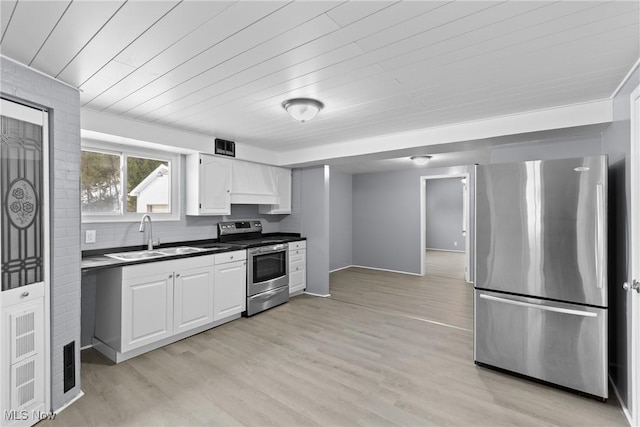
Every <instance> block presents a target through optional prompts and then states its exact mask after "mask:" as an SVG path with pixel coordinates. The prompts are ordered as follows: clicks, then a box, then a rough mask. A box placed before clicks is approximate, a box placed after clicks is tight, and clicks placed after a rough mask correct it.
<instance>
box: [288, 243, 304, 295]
mask: <svg viewBox="0 0 640 427" xmlns="http://www.w3.org/2000/svg"><path fill="white" fill-rule="evenodd" d="M289 247H290V248H291V243H289ZM306 287H307V251H306V249H297V250H294V251H291V250H290V251H289V294H292V293H294V292H298V291H301V290H304V289H306Z"/></svg>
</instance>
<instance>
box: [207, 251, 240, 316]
mask: <svg viewBox="0 0 640 427" xmlns="http://www.w3.org/2000/svg"><path fill="white" fill-rule="evenodd" d="M230 257H232V258H233V259H234V260H235V261H232V260H231V259H230ZM214 277H215V279H214V285H213V319H214V320H220V319H224V318H225V317H229V316H231V315H234V314H239V313H242V312H243V311H245V310H246V306H247V261H246V251H237V252H230V253H229V254H220V255H216V265H215V276H214Z"/></svg>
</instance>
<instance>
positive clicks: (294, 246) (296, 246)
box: [289, 240, 307, 252]
mask: <svg viewBox="0 0 640 427" xmlns="http://www.w3.org/2000/svg"><path fill="white" fill-rule="evenodd" d="M306 247H307V241H306V240H300V241H298V242H291V243H289V252H291V251H295V250H296V249H305V248H306Z"/></svg>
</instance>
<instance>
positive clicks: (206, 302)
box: [173, 266, 213, 334]
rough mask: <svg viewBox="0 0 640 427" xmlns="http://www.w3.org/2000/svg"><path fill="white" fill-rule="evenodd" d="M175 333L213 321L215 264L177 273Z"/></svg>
mask: <svg viewBox="0 0 640 427" xmlns="http://www.w3.org/2000/svg"><path fill="white" fill-rule="evenodd" d="M173 296H174V312H173V318H174V323H173V333H174V334H177V333H180V332H184V331H188V330H189V329H193V328H196V327H198V326H202V325H206V324H207V323H211V322H213V266H212V267H200V268H191V269H189V270H182V271H179V272H176V273H175V280H174V291H173Z"/></svg>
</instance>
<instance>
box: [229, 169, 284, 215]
mask: <svg viewBox="0 0 640 427" xmlns="http://www.w3.org/2000/svg"><path fill="white" fill-rule="evenodd" d="M231 174H232V178H231V204H245V205H278V204H280V196H279V195H278V192H277V188H276V177H275V168H273V167H271V166H267V165H262V164H259V163H251V162H244V161H242V160H235V161H234V163H233V168H232V171H231Z"/></svg>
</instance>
